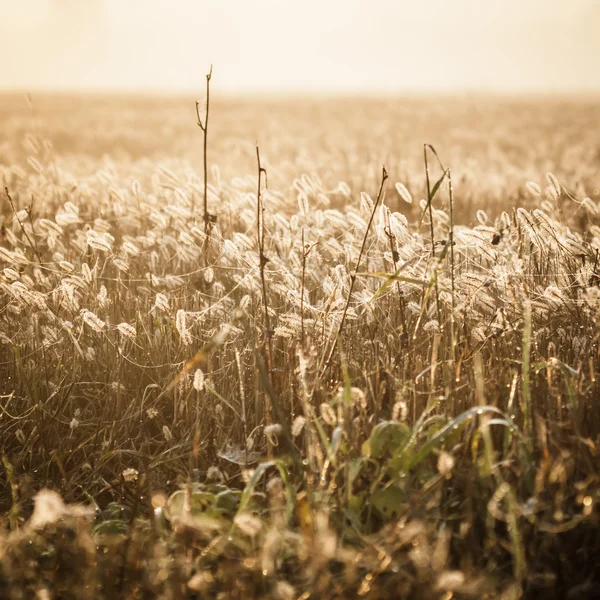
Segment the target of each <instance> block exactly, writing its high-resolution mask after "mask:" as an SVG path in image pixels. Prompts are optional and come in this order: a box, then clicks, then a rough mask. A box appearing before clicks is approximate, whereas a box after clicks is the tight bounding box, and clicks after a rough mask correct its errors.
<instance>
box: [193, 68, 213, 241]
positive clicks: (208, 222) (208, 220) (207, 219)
mask: <svg viewBox="0 0 600 600" xmlns="http://www.w3.org/2000/svg"><path fill="white" fill-rule="evenodd" d="M212 69H213V68H212V65H210V71H209V72H208V73H207V75H206V106H205V107H204V123H203V122H202V119H201V118H200V103H199V102H198V101H196V117H197V118H198V123H197V125H198V127H200V129H201V130H202V133H203V137H204V232H205V233H209V232H210V228H211V227H212V225H213V223H214V222H215V221H216V217H215V215H211V214H209V212H208V158H207V148H208V112H209V110H210V78H211V77H212ZM194 208H195V206H194V205H193V204H192V211H193V210H194Z"/></svg>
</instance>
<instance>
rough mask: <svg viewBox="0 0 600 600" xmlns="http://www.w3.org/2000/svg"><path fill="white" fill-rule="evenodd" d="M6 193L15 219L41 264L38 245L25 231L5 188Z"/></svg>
mask: <svg viewBox="0 0 600 600" xmlns="http://www.w3.org/2000/svg"><path fill="white" fill-rule="evenodd" d="M4 193H5V194H6V197H7V198H8V203H9V204H10V208H11V209H12V211H13V214H14V215H15V219H16V220H17V223H19V225H20V226H21V230H22V231H23V234H24V235H25V237H26V238H27V241H28V242H29V245H30V246H31V249H32V250H33V251H34V252H35V255H36V256H37V259H38V261H39V262H40V263H41V262H42V257H41V255H40V253H39V251H38V248H37V243H34V242H33V240H32V239H31V238H30V237H29V234H28V233H27V230H26V229H25V226H24V225H23V222H22V221H21V219H19V214H18V213H17V209H16V208H15V205H14V204H13V200H12V197H11V195H10V193H9V192H8V188H7V187H5V188H4ZM32 227H33V224H32Z"/></svg>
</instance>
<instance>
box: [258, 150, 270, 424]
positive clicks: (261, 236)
mask: <svg viewBox="0 0 600 600" xmlns="http://www.w3.org/2000/svg"><path fill="white" fill-rule="evenodd" d="M256 163H257V167H258V186H257V190H256V235H257V245H258V262H259V270H260V282H261V287H262V298H263V309H264V313H263V315H264V320H263V329H264V333H265V336H266V344H265V345H266V354H267V360H266V363H267V365H266V367H267V373H268V375H269V378H270V377H271V375H272V373H271V370H272V368H273V344H272V340H271V333H272V332H271V319H270V317H269V299H268V296H267V280H266V277H265V266H266V264H267V263H268V262H269V259H268V258H267V257H266V255H265V219H264V210H265V209H264V206H263V201H262V175H263V174H264V176H265V187H266V186H267V185H268V180H267V170H266V169H265V168H264V167H263V166H262V164H261V162H260V151H259V149H258V144H256ZM271 385H272V383H271ZM271 419H272V415H271V401H270V397H269V395H268V394H267V395H266V396H265V422H266V424H267V425H270V424H271Z"/></svg>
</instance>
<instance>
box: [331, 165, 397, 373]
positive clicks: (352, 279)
mask: <svg viewBox="0 0 600 600" xmlns="http://www.w3.org/2000/svg"><path fill="white" fill-rule="evenodd" d="M387 178H388V174H387V171H386V170H385V166H384V167H382V169H381V184H380V186H379V191H378V192H377V198H376V200H375V203H374V204H373V210H372V211H371V216H370V218H369V222H368V223H367V229H366V231H365V235H364V237H363V241H362V245H361V247H360V252H359V253H358V260H357V261H356V268H355V269H354V273H352V275H351V276H350V289H349V290H348V296H347V297H346V304H345V305H344V311H343V312H342V319H341V320H340V325H339V327H338V331H337V335H336V339H335V340H334V341H333V343H332V344H331V349H330V351H329V354H328V355H327V360H326V361H325V365H326V366H327V365H328V364H329V363H330V362H331V358H332V357H333V353H334V352H335V348H336V346H337V340H338V339H339V338H340V337H341V335H342V331H343V329H344V321H345V320H346V314H347V312H348V307H349V306H350V301H351V300H352V291H353V290H354V284H355V282H356V273H357V272H358V269H359V267H360V262H361V260H362V256H363V253H364V251H365V246H366V245H367V238H368V237H369V231H370V229H371V224H372V223H373V219H374V218H375V211H376V210H377V206H378V205H379V201H380V200H381V197H382V195H383V187H384V185H385V182H386V179H387Z"/></svg>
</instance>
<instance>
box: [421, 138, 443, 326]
mask: <svg viewBox="0 0 600 600" xmlns="http://www.w3.org/2000/svg"><path fill="white" fill-rule="evenodd" d="M427 146H428V144H425V145H424V146H423V157H424V159H425V179H426V181H427V208H428V210H429V227H430V231H431V258H432V259H435V233H434V230H433V207H432V204H433V197H432V194H431V182H430V181H429V164H428V162H427ZM435 303H436V310H437V319H438V325H439V327H441V326H442V316H441V311H440V294H439V290H438V282H437V278H436V280H435Z"/></svg>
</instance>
